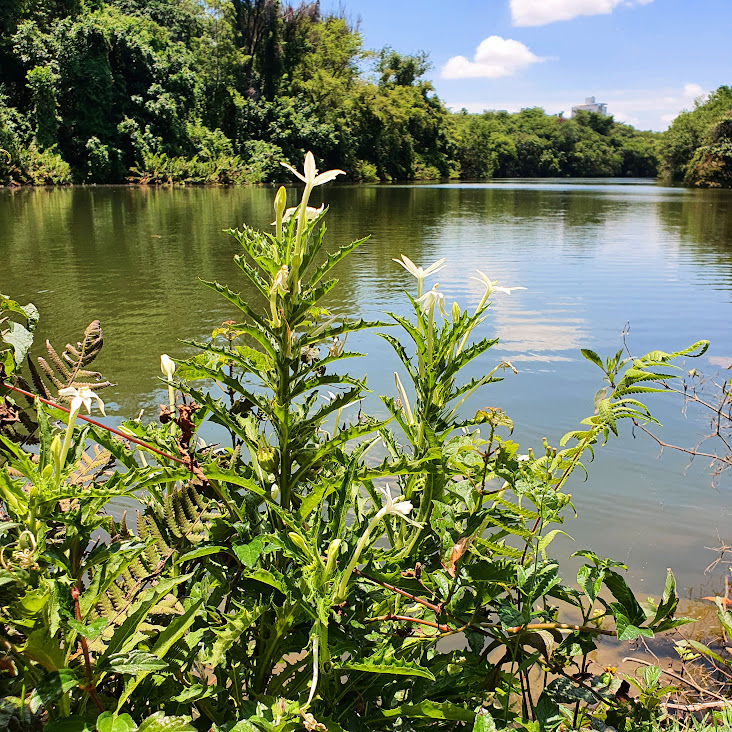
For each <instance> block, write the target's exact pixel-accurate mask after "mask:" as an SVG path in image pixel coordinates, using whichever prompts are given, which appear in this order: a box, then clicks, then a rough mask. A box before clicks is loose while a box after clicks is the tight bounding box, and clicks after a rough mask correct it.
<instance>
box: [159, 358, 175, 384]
mask: <svg viewBox="0 0 732 732" xmlns="http://www.w3.org/2000/svg"><path fill="white" fill-rule="evenodd" d="M175 368H176V366H175V363H174V362H173V359H172V358H171V357H170V356H168V354H167V353H163V354H162V355H161V356H160V370H161V371H162V372H163V374H164V375H165V376H167V378H168V381H172V380H173V373H174V372H175Z"/></svg>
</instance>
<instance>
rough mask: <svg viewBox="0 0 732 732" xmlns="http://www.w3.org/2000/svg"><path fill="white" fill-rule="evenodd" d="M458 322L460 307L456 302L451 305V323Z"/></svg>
mask: <svg viewBox="0 0 732 732" xmlns="http://www.w3.org/2000/svg"><path fill="white" fill-rule="evenodd" d="M458 320H460V305H458V304H457V303H456V302H454V303H453V304H452V322H453V323H457V321H458Z"/></svg>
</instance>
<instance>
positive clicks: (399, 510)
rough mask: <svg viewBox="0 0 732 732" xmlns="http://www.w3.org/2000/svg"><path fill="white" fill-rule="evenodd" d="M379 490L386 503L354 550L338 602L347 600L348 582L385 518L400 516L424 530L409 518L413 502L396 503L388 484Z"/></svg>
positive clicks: (339, 590) (342, 582) (343, 576)
mask: <svg viewBox="0 0 732 732" xmlns="http://www.w3.org/2000/svg"><path fill="white" fill-rule="evenodd" d="M378 490H379V492H380V493H381V494H382V495H383V496H384V497H385V498H386V503H385V504H384V505H383V506H382V507H381V508H380V509H379V510H378V511H377V512H376V514H375V515H374V517H373V518H372V519H371V521H369V523H368V526H367V527H366V530H365V531H364V532H363V534H362V535H361V538H360V539H359V540H358V543H357V544H356V548H355V549H354V550H353V555H352V556H351V561H350V562H349V563H348V567H346V571H345V572H344V573H343V574H342V575H341V579H340V582H339V583H338V590H337V591H336V595H335V598H336V601H341V600H345V598H346V595H347V594H348V580H349V579H350V578H351V575H352V574H353V570H354V569H355V568H356V565H357V564H358V560H359V559H360V557H361V552H363V550H364V548H365V547H366V545H367V544H368V541H369V538H370V536H371V533H372V532H373V530H374V529H375V528H376V526H377V524H378V523H379V522H380V521H381V520H382V519H383V518H384V517H385V516H388V515H390V514H391V515H393V516H399V517H400V518H401V519H403V520H404V521H406V522H407V523H409V524H412V526H416V527H417V528H420V529H421V528H422V524H419V523H417V522H416V521H414V520H412V519H410V518H409V514H410V513H411V511H412V509H413V508H414V507H413V506H412V502H411V501H395V500H394V499H393V498H392V495H391V490H390V489H389V484H388V483H387V484H386V488H379V489H378Z"/></svg>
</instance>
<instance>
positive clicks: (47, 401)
mask: <svg viewBox="0 0 732 732" xmlns="http://www.w3.org/2000/svg"><path fill="white" fill-rule="evenodd" d="M0 387H2V388H5V389H10V390H11V391H17V392H18V393H19V394H22V395H23V396H27V397H29V398H30V399H37V400H38V401H39V402H43V404H48V406H49V407H53V408H54V409H60V410H61V411H62V412H66V414H71V410H70V409H67V408H66V407H62V406H61V405H60V404H56V402H52V401H51V400H50V399H44V398H43V397H40V396H38V394H33V393H32V392H30V391H26V390H25V389H21V388H20V387H17V386H11V385H10V384H6V383H4V382H0ZM78 419H83V420H84V421H85V422H88V423H89V424H93V425H94V426H95V427H100V428H101V429H103V430H106V431H107V432H111V433H112V434H113V435H117V436H118V437H122V438H123V439H125V440H128V441H129V442H134V443H135V444H136V445H140V446H142V447H144V448H145V449H147V450H150V451H151V452H154V453H157V454H158V455H161V456H162V457H164V458H168V460H173V461H174V462H176V463H180V464H181V465H185V466H186V467H188V468H189V467H190V466H189V465H188V463H187V462H186V461H185V460H181V459H180V458H177V457H174V456H173V455H169V454H168V453H167V452H163V451H162V450H158V449H157V448H156V447H153V446H152V445H148V444H147V442H143V441H142V440H138V439H137V438H136V437H131V436H130V435H126V434H125V433H124V432H120V431H119V430H116V429H114V427H108V426H107V425H106V424H102V423H101V422H97V420H96V419H92V418H91V417H85V416H84V415H83V414H79V415H78ZM191 472H193V471H191Z"/></svg>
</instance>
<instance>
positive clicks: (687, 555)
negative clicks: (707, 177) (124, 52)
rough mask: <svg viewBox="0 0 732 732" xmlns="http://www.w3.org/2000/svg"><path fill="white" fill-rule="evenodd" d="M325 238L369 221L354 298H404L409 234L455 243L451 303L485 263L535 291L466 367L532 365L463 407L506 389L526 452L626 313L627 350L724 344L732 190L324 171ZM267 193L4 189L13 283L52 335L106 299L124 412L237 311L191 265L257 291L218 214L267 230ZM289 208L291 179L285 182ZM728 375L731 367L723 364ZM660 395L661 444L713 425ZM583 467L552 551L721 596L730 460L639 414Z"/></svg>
mask: <svg viewBox="0 0 732 732" xmlns="http://www.w3.org/2000/svg"><path fill="white" fill-rule="evenodd" d="M317 193H318V194H324V195H325V196H326V197H327V203H329V204H330V206H331V213H330V215H329V216H328V219H329V221H328V225H329V232H328V234H327V237H328V241H329V245H331V246H336V245H338V244H341V243H345V242H346V241H349V240H352V239H355V238H360V237H361V236H364V235H366V234H370V235H371V239H370V241H369V242H368V243H367V244H366V245H364V246H363V247H361V248H360V249H359V250H357V252H356V254H354V255H353V256H352V257H351V258H350V259H348V260H346V261H345V262H344V263H342V265H341V266H340V267H339V269H338V271H337V275H338V277H339V278H340V284H339V286H338V287H337V288H336V290H335V291H334V293H333V295H332V301H331V303H330V306H331V307H332V308H333V309H335V310H336V311H338V312H340V313H344V314H347V315H349V316H352V317H356V316H364V317H369V318H377V317H378V316H379V314H380V313H381V312H382V311H384V310H391V311H394V312H405V311H406V309H405V298H404V295H403V294H402V291H403V289H404V288H405V287H409V288H412V286H413V282H414V281H413V280H412V279H411V278H410V276H409V275H408V274H407V273H406V272H405V271H404V270H402V269H400V268H399V267H397V265H395V264H394V263H393V262H392V261H391V260H392V257H397V256H399V255H400V254H401V253H404V254H407V255H408V256H409V257H410V258H412V259H413V260H414V261H416V262H417V263H419V264H422V265H423V266H426V265H427V264H430V263H431V262H433V261H434V260H435V259H438V258H440V257H446V258H447V260H448V267H447V269H445V270H444V271H443V272H441V273H440V274H439V275H438V278H437V279H438V280H439V282H440V288H441V291H443V292H444V293H445V295H446V297H447V300H448V303H450V302H452V300H457V301H459V302H460V303H461V304H463V305H464V306H469V305H473V306H474V305H476V304H477V302H478V300H479V299H480V296H481V294H482V293H481V287H480V285H479V284H478V283H477V282H475V281H473V280H471V279H470V275H471V274H472V273H473V270H474V269H481V270H484V271H485V272H486V273H488V274H489V275H490V276H491V278H492V279H497V280H499V281H500V282H501V283H502V284H505V285H523V286H525V287H527V288H528V289H527V290H526V291H522V292H515V293H514V294H513V295H511V296H510V297H506V296H501V295H497V296H496V298H495V302H494V305H493V307H492V309H491V317H490V318H489V319H488V320H487V321H486V323H485V324H484V325H483V329H484V332H483V333H481V334H480V335H481V336H482V335H496V336H498V337H499V338H500V339H501V340H500V344H499V346H497V347H496V348H495V349H493V350H491V351H490V352H489V354H488V355H487V356H485V357H484V359H483V360H482V361H481V362H480V363H476V364H475V365H474V368H473V373H471V374H470V375H475V374H479V373H484V372H485V371H487V370H488V369H490V368H491V367H492V366H494V365H495V364H496V363H497V362H499V361H500V360H502V359H509V360H510V361H511V362H512V363H513V364H514V365H515V366H516V367H517V368H518V370H519V374H518V375H517V376H513V375H509V378H507V379H506V380H505V381H504V382H503V383H501V384H498V385H493V386H491V387H490V388H488V389H486V390H484V391H483V393H482V395H480V396H478V397H476V398H474V400H473V402H471V403H469V404H467V405H466V410H467V411H468V412H473V411H474V410H475V409H476V408H478V407H481V406H500V407H502V408H503V409H505V410H506V411H508V412H509V414H510V415H511V416H512V417H513V418H514V420H515V422H516V424H517V425H519V427H518V429H517V432H516V435H517V439H518V440H519V441H520V442H521V443H522V450H525V449H526V448H528V446H530V445H534V446H538V447H540V446H541V439H542V437H544V436H546V437H547V438H548V439H549V441H550V442H551V443H553V444H557V442H558V440H559V438H560V437H561V435H562V434H564V433H565V432H567V431H569V430H570V429H574V428H575V427H576V425H577V424H578V423H579V421H580V420H581V419H582V418H583V417H585V416H587V415H589V414H591V413H592V403H593V402H592V400H593V395H594V393H595V391H596V390H597V389H598V388H599V387H600V386H601V385H602V384H601V380H600V378H599V376H600V374H599V371H598V370H597V369H596V367H594V366H592V365H591V364H589V363H588V362H587V361H585V360H584V359H583V358H582V357H581V356H580V353H579V349H580V348H592V349H593V350H595V351H598V352H599V353H601V354H607V353H610V352H614V351H615V350H617V349H618V348H620V346H621V345H622V343H621V331H622V330H623V326H624V324H625V323H626V321H629V322H630V337H629V345H630V347H631V349H632V350H633V352H634V353H636V354H639V355H640V354H642V353H645V352H647V351H649V350H652V349H656V348H658V349H663V350H667V351H670V350H676V349H679V348H682V347H684V346H687V345H689V344H691V343H693V342H694V341H696V340H699V339H700V338H709V339H710V340H712V348H711V349H710V350H709V352H708V353H707V354H706V355H705V356H704V357H703V358H702V359H700V362H696V361H695V362H689V363H688V366H687V367H688V368H691V367H692V366H694V367H696V368H699V369H701V370H702V371H704V372H705V373H708V374H714V373H716V372H718V371H719V370H720V368H722V367H723V366H725V365H727V364H728V363H732V338H730V336H731V335H732V333H731V331H732V328H731V326H730V323H732V304H731V302H732V192H730V191H727V192H724V191H688V190H682V189H673V188H662V187H658V186H656V185H654V184H653V183H652V182H651V181H627V182H626V181H624V182H622V183H620V184H619V183H618V182H617V181H605V180H597V181H587V180H584V181H581V182H568V181H564V180H562V181H542V182H537V181H501V182H495V183H490V184H471V185H463V184H449V185H414V186H358V187H355V186H354V187H349V186H341V187H336V186H331V187H328V188H326V190H325V191H323V190H322V189H318V191H317ZM272 194H273V191H272V190H270V189H265V188H243V189H210V188H209V189H201V188H196V189H174V190H156V189H133V188H113V187H109V188H97V187H92V188H70V189H56V190H19V191H12V190H0V256H2V261H3V270H2V276H1V278H0V290H1V291H2V292H4V293H6V294H9V295H12V296H13V297H14V298H16V299H18V300H21V301H23V302H27V301H33V302H34V303H35V304H36V305H37V306H38V307H39V309H40V311H41V315H42V320H41V326H40V330H39V334H40V337H41V339H42V338H49V339H50V340H51V341H52V342H53V343H55V344H57V345H58V346H59V347H60V346H63V344H65V343H67V342H68V341H70V340H71V341H73V342H75V341H76V340H78V339H79V338H80V337H81V333H82V332H83V329H84V327H85V326H86V325H87V324H88V323H89V322H90V321H91V320H92V319H95V318H98V319H99V320H101V322H102V326H103V328H104V335H105V347H104V350H103V352H102V356H101V357H100V358H99V359H98V360H97V362H96V363H97V367H98V368H99V369H100V370H101V371H102V372H103V373H104V374H105V375H106V376H108V377H109V378H110V379H111V380H113V381H115V382H116V383H117V386H116V387H114V388H112V389H109V390H107V391H105V392H104V398H105V400H106V401H107V409H108V413H109V414H110V415H111V419H110V421H111V422H119V421H120V420H121V419H122V418H128V417H135V416H137V414H138V412H139V410H140V409H145V414H146V415H147V416H149V417H150V418H153V417H154V415H155V413H156V405H157V404H159V403H160V402H161V401H164V399H165V396H164V394H163V391H162V389H161V384H160V382H159V380H158V376H159V356H160V354H161V353H164V352H167V353H169V354H171V355H176V356H184V355H186V353H188V351H187V350H186V348H185V347H184V346H183V345H182V344H181V343H180V342H179V339H182V338H197V339H202V338H205V337H206V336H207V335H210V332H211V330H212V329H213V328H214V327H216V326H217V325H218V324H220V323H221V321H223V320H226V319H228V318H230V317H233V316H234V313H232V311H231V310H230V309H229V307H227V303H226V302H224V301H222V300H221V299H220V298H218V297H217V296H216V295H215V294H214V293H213V292H211V291H210V290H208V289H207V288H206V287H204V286H203V285H201V283H200V282H199V278H201V279H207V280H213V279H217V280H219V281H221V282H225V283H227V284H229V285H230V286H231V287H232V289H234V290H237V291H241V292H242V293H243V295H244V296H245V297H251V298H252V299H253V298H254V295H253V294H252V293H251V292H249V290H248V289H247V284H246V281H245V280H244V278H243V277H242V276H241V273H240V272H239V270H238V269H237V268H236V267H235V266H234V264H233V262H232V256H233V255H234V254H235V253H237V244H236V242H235V241H234V239H233V238H231V237H230V236H228V235H226V234H225V233H223V232H222V229H224V228H229V227H236V226H239V225H241V224H243V223H245V222H246V223H248V224H251V225H253V226H255V227H267V226H268V224H269V222H270V220H271V218H272V213H271V211H272V209H271V199H272ZM290 199H291V200H290V205H294V203H295V192H294V191H291V192H290ZM348 345H349V348H350V347H353V348H354V350H361V351H363V352H366V353H368V355H367V356H366V357H365V358H363V359H361V361H360V363H358V362H352V364H353V371H354V372H358V373H367V374H368V382H369V385H370V387H371V388H372V389H373V390H374V397H373V398H372V399H371V401H370V402H369V403H368V404H367V405H366V408H367V409H368V410H370V411H371V412H372V413H377V414H378V413H381V412H383V407H382V406H381V403H380V402H379V401H378V399H377V395H378V394H384V393H388V394H391V393H392V392H393V372H394V371H395V370H396V369H397V363H396V359H395V358H394V357H393V356H392V355H391V354H390V353H389V352H388V351H387V350H385V347H384V342H383V341H381V339H379V338H377V337H375V336H374V335H373V334H355V335H352V336H351V338H350V339H349V344H348ZM727 373H729V372H727ZM652 406H653V408H654V410H655V412H656V413H657V414H658V416H659V417H660V418H661V420H662V422H663V424H664V427H663V430H662V431H660V432H659V434H660V435H661V436H662V437H663V439H665V440H666V441H668V442H675V443H677V444H679V443H680V444H685V445H692V444H695V440H696V441H698V436H699V435H700V434H702V433H703V431H704V423H703V422H702V420H701V419H700V418H699V417H698V416H695V415H692V414H689V415H688V416H687V417H684V416H683V415H682V413H681V409H680V407H681V405H680V404H679V403H678V402H676V403H674V402H673V400H671V399H667V398H666V399H656V400H654V401H653V403H652ZM589 471H590V474H589V479H588V480H587V481H584V482H583V481H581V480H580V479H579V476H576V479H575V480H574V481H573V485H572V488H571V490H572V493H573V496H574V503H575V505H576V507H577V510H578V513H579V518H577V519H569V520H568V521H567V523H566V524H565V526H564V527H563V528H565V529H566V530H567V532H568V533H570V534H571V535H572V536H573V537H574V539H575V541H574V543H572V542H570V541H569V540H564V539H558V540H557V542H555V545H553V546H554V554H555V555H556V556H559V557H563V556H566V555H567V554H569V553H570V552H571V551H574V550H576V549H581V548H585V547H590V546H591V547H592V548H593V549H595V550H596V551H598V553H604V555H606V556H612V557H614V558H616V559H621V560H624V561H627V563H628V565H629V567H630V578H631V582H632V584H634V585H635V587H636V589H638V590H640V591H641V592H643V591H647V592H648V593H649V594H656V593H659V592H660V590H661V588H662V585H663V580H664V575H665V568H666V567H672V568H673V569H674V571H675V572H676V575H677V579H678V580H679V584H680V586H681V587H683V588H686V592H687V594H689V595H690V596H692V595H693V596H699V594H700V593H701V594H708V590H709V585H710V583H711V585H714V583H715V582H717V583H718V582H719V578H716V579H714V578H712V579H709V578H705V577H704V575H703V570H704V567H706V566H707V564H708V563H709V562H710V561H712V559H713V558H714V555H713V554H712V553H711V552H710V551H708V550H707V549H705V547H707V546H713V545H714V544H716V542H717V532H719V534H720V535H721V536H722V537H723V538H724V537H726V538H728V539H732V525H730V488H731V487H732V486H731V485H730V479H729V478H727V479H726V480H722V481H721V482H720V483H719V485H718V486H716V487H712V485H711V480H710V477H709V475H708V473H707V472H706V466H705V465H704V464H702V462H701V461H700V462H699V463H698V464H695V465H693V466H691V467H689V468H687V465H686V460H685V459H684V458H683V457H682V456H680V455H678V454H672V453H670V452H668V451H667V452H666V453H664V455H663V456H662V457H660V459H659V456H658V450H657V449H656V448H655V447H654V445H653V443H651V441H650V440H649V439H648V438H645V437H644V436H642V435H640V436H637V439H635V438H634V437H633V435H632V434H631V432H630V430H629V429H628V428H627V427H626V429H625V430H624V433H623V436H622V438H621V439H620V440H615V441H613V442H612V443H611V444H610V445H608V446H607V447H606V448H604V449H602V450H598V453H597V458H596V459H595V461H594V463H592V464H591V465H590V466H589Z"/></svg>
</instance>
